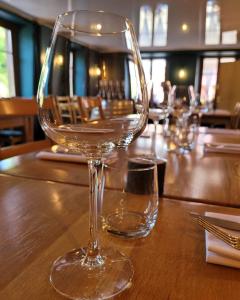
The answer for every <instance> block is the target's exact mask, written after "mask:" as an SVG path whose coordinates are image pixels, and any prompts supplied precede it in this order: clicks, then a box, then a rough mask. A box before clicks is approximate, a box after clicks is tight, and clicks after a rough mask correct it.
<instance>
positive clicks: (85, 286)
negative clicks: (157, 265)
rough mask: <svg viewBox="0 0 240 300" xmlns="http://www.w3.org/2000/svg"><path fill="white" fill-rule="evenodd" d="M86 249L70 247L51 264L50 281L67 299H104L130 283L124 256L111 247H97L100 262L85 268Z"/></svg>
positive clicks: (130, 271) (130, 277) (129, 263)
mask: <svg viewBox="0 0 240 300" xmlns="http://www.w3.org/2000/svg"><path fill="white" fill-rule="evenodd" d="M86 251H87V249H86V248H80V249H74V250H72V251H71V252H68V253H66V254H65V255H63V256H61V257H59V258H58V259H57V260H56V261H55V262H54V263H53V266H52V269H51V275H50V282H51V284H52V286H53V287H54V289H55V290H56V291H57V292H58V293H60V294H62V295H63V296H65V297H67V298H69V299H77V300H83V299H84V300H87V299H89V300H90V299H91V300H95V299H108V298H111V297H113V296H115V295H117V294H119V293H121V292H122V291H123V290H125V289H126V288H128V287H130V286H131V281H132V277H133V266H132V263H131V261H130V260H129V258H128V257H126V256H125V255H124V254H122V253H120V252H118V251H116V250H115V249H112V248H105V249H104V248H103V249H101V256H102V258H103V261H104V263H103V264H101V265H100V266H96V267H92V268H89V267H88V266H86V265H85V264H84V259H85V257H86Z"/></svg>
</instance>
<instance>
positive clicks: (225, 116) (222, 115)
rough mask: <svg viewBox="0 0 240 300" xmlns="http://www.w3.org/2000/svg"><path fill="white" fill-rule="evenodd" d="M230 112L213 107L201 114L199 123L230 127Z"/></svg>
mask: <svg viewBox="0 0 240 300" xmlns="http://www.w3.org/2000/svg"><path fill="white" fill-rule="evenodd" d="M231 119H232V113H231V112H230V111H229V110H226V109H214V110H210V111H208V112H204V113H202V114H201V123H202V124H203V125H205V126H206V125H208V126H213V127H214V126H222V127H223V128H231Z"/></svg>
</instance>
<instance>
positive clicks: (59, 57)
mask: <svg viewBox="0 0 240 300" xmlns="http://www.w3.org/2000/svg"><path fill="white" fill-rule="evenodd" d="M63 62H64V58H63V55H61V54H58V55H56V56H55V58H54V65H55V66H62V65H63Z"/></svg>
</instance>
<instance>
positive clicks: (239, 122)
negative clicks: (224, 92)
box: [231, 102, 240, 129]
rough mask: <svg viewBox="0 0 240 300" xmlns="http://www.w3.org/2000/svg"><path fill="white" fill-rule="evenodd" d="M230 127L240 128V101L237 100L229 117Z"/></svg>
mask: <svg viewBox="0 0 240 300" xmlns="http://www.w3.org/2000/svg"><path fill="white" fill-rule="evenodd" d="M231 128H232V129H238V128H240V102H237V103H236V104H235V107H234V111H233V114H232V118H231Z"/></svg>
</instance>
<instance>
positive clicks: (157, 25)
mask: <svg viewBox="0 0 240 300" xmlns="http://www.w3.org/2000/svg"><path fill="white" fill-rule="evenodd" d="M167 28H168V5H167V4H158V5H157V7H156V9H155V14H154V35H153V46H166V45H167Z"/></svg>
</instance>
